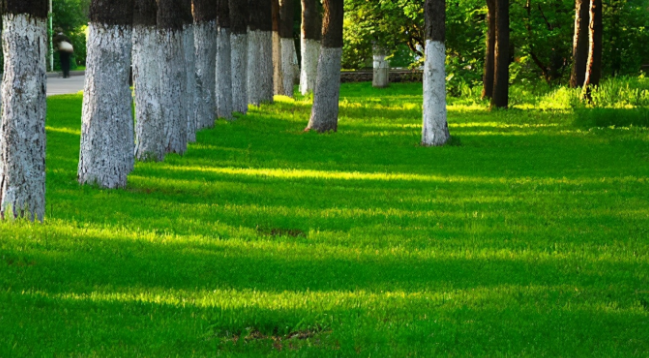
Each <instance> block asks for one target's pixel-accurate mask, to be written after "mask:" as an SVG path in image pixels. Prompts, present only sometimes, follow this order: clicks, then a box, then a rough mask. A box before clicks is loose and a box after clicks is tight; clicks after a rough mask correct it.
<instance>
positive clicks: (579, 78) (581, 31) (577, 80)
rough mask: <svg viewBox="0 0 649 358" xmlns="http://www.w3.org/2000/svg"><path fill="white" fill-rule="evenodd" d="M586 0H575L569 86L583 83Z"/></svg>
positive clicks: (586, 29)
mask: <svg viewBox="0 0 649 358" xmlns="http://www.w3.org/2000/svg"><path fill="white" fill-rule="evenodd" d="M588 4H589V2H588V0H575V32H574V37H573V41H572V72H571V73H570V87H572V88H578V87H582V86H583V85H584V79H585V77H586V61H587V60H588V17H589V12H588Z"/></svg>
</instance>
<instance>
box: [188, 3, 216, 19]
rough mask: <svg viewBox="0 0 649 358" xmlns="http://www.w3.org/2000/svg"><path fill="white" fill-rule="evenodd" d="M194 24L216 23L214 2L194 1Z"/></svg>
mask: <svg viewBox="0 0 649 358" xmlns="http://www.w3.org/2000/svg"><path fill="white" fill-rule="evenodd" d="M192 5H193V15H194V24H202V23H206V22H212V21H216V0H194V1H193V2H192Z"/></svg>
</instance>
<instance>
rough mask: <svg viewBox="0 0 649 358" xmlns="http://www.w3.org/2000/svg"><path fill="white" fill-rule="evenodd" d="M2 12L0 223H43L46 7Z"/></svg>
mask: <svg viewBox="0 0 649 358" xmlns="http://www.w3.org/2000/svg"><path fill="white" fill-rule="evenodd" d="M25 2H26V3H25ZM3 10H4V14H3V15H2V21H3V27H4V28H3V31H2V41H3V45H4V46H3V50H4V60H5V63H4V69H5V72H4V76H3V79H2V119H1V120H0V218H2V219H13V218H18V217H23V218H27V219H30V220H32V221H33V220H39V221H43V219H44V217H45V113H46V111H47V103H46V100H45V96H46V86H47V81H46V77H45V76H46V75H45V73H46V63H45V62H46V61H45V56H44V54H46V53H47V45H46V40H47V30H46V19H47V4H46V3H45V2H44V1H38V0H5V1H4V9H3Z"/></svg>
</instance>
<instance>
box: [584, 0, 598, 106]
mask: <svg viewBox="0 0 649 358" xmlns="http://www.w3.org/2000/svg"><path fill="white" fill-rule="evenodd" d="M589 11H590V15H589V22H588V60H587V62H586V77H585V78H584V92H585V93H586V97H587V98H589V99H590V91H589V88H590V86H597V85H599V80H600V78H601V76H602V0H590V10H589Z"/></svg>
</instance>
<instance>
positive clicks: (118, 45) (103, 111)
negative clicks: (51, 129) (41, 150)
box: [78, 0, 135, 188]
mask: <svg viewBox="0 0 649 358" xmlns="http://www.w3.org/2000/svg"><path fill="white" fill-rule="evenodd" d="M133 9H134V6H133V0H113V1H110V2H108V1H101V0H93V1H92V2H91V4H90V24H89V25H88V58H87V67H86V84H85V89H84V96H83V110H82V117H81V121H82V125H81V150H80V156H79V157H80V158H79V170H78V179H79V182H80V183H81V184H86V183H89V184H92V183H96V184H98V185H99V186H101V187H104V188H118V187H124V186H126V180H127V176H128V174H129V173H130V172H131V171H132V170H133V166H134V164H135V163H134V161H135V156H134V152H135V142H134V137H133V131H134V130H133V113H132V109H133V108H132V97H131V89H130V86H129V80H130V72H131V71H130V70H131V48H132V45H131V44H132V32H133Z"/></svg>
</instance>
